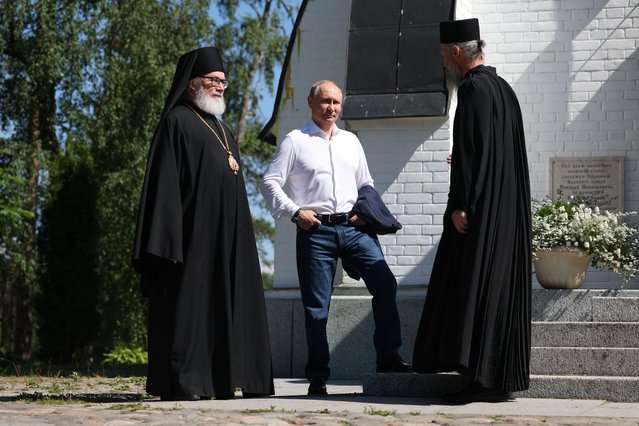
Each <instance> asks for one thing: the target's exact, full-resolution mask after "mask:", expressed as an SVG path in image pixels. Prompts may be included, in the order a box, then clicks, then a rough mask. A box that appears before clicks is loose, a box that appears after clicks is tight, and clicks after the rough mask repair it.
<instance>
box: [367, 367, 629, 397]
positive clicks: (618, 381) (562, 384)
mask: <svg viewBox="0 0 639 426" xmlns="http://www.w3.org/2000/svg"><path fill="white" fill-rule="evenodd" d="M466 383H467V379H466V378H464V377H462V376H459V375H457V374H449V373H445V374H444V373H442V374H414V373H413V374H377V373H373V374H368V375H365V376H364V378H363V380H362V385H363V392H364V394H365V395H371V396H408V397H424V398H437V397H439V396H441V395H444V394H446V393H450V392H455V391H457V390H459V389H462V388H463V387H464V386H465V385H466ZM513 396H514V397H516V398H558V399H604V400H607V401H615V402H639V377H608V376H544V375H533V376H531V377H530V389H528V390H526V391H524V392H516V393H515V394H513Z"/></svg>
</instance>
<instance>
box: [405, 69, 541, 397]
mask: <svg viewBox="0 0 639 426" xmlns="http://www.w3.org/2000/svg"><path fill="white" fill-rule="evenodd" d="M457 98H458V105H457V110H456V113H455V119H454V120H455V121H454V127H453V152H452V164H451V183H450V192H449V198H448V205H447V208H446V212H445V213H444V231H443V233H442V237H441V240H440V243H439V247H438V250H437V255H436V257H435V262H434V265H433V270H432V274H431V279H430V283H429V286H428V292H427V295H426V300H425V304H424V310H423V312H422V318H421V321H420V324H419V329H418V332H417V337H416V341H415V348H414V357H413V366H414V369H415V371H417V372H419V373H435V372H444V371H458V372H460V373H462V374H465V375H468V376H469V377H470V378H471V379H472V380H474V381H477V382H479V383H480V384H482V385H483V386H485V387H488V388H492V389H496V390H501V391H507V392H508V391H519V390H524V389H527V388H528V385H529V360H530V293H531V219H530V201H531V200H530V184H529V175H528V162H527V157H526V146H525V140H524V127H523V123H522V118H521V110H520V107H519V103H518V101H517V98H516V96H515V93H514V92H513V90H512V89H511V87H510V86H509V85H508V84H507V83H506V82H505V81H504V80H503V79H501V78H500V77H498V76H497V74H496V72H495V69H494V68H492V67H487V66H483V65H481V66H478V67H476V68H473V69H472V70H470V71H469V72H468V73H467V74H466V76H465V78H464V80H463V82H462V84H461V86H460V87H459V90H458V96H457ZM457 209H460V210H465V211H466V212H467V215H468V220H469V230H468V233H467V234H460V233H458V232H457V231H456V230H455V227H454V225H453V223H452V220H451V214H452V212H453V211H454V210H457Z"/></svg>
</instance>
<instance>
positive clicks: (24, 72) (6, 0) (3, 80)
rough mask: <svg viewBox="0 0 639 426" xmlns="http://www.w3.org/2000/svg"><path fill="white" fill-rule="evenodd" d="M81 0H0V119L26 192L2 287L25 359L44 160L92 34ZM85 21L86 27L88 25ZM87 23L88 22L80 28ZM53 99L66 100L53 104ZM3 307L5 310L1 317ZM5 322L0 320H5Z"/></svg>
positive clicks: (56, 138)
mask: <svg viewBox="0 0 639 426" xmlns="http://www.w3.org/2000/svg"><path fill="white" fill-rule="evenodd" d="M89 3H90V2H80V1H71V0H65V1H55V0H40V1H35V2H34V1H27V0H2V2H1V9H0V51H1V52H2V60H1V62H0V67H1V69H2V72H1V73H0V98H1V99H2V100H3V101H2V104H1V105H0V123H2V125H3V127H5V128H6V127H10V128H12V130H13V134H12V140H13V141H19V142H20V143H21V144H23V147H24V148H26V150H27V156H28V157H29V159H30V161H29V162H28V163H24V164H23V165H22V167H23V169H22V170H21V171H20V174H23V175H25V176H26V179H27V182H28V186H27V192H26V194H24V199H23V200H22V203H23V207H22V208H23V209H24V210H27V211H29V212H31V214H30V215H29V216H28V217H24V218H23V219H22V225H23V226H22V227H21V228H20V232H18V233H16V234H15V235H14V236H13V237H14V240H13V242H14V248H15V250H16V252H15V253H13V255H12V256H10V257H9V259H8V261H9V262H10V263H12V265H11V268H10V269H11V270H12V271H13V273H12V274H11V275H5V276H4V277H3V283H2V284H3V289H4V290H5V291H7V290H8V291H9V292H10V293H11V297H10V298H11V299H14V300H15V306H14V309H12V313H13V315H12V316H11V323H12V324H11V325H9V326H8V327H9V328H10V329H11V330H12V331H11V334H12V336H13V342H12V343H11V345H10V348H9V350H10V351H12V352H14V353H16V354H17V355H18V357H19V358H21V359H23V360H28V359H30V358H31V354H32V335H33V315H32V295H33V292H34V288H35V277H36V274H35V265H36V262H37V223H38V213H39V208H40V206H41V204H42V198H43V195H42V185H41V182H42V179H43V166H44V165H45V164H46V161H47V159H48V157H49V156H50V155H51V154H53V153H55V152H57V150H58V149H59V148H60V134H61V131H62V129H63V128H65V127H71V126H72V125H73V124H72V122H73V117H74V116H75V115H74V112H73V111H72V110H69V109H68V108H69V107H70V108H71V109H74V105H73V100H74V99H75V94H76V93H77V91H78V90H80V86H79V83H81V82H82V72H83V70H84V68H85V66H86V59H87V58H88V50H87V49H86V43H85V42H84V41H83V40H87V39H90V34H89V33H87V29H88V30H89V31H90V30H91V28H93V27H94V26H93V25H91V22H90V20H91V4H89ZM87 24H88V25H87ZM85 25H86V26H85ZM59 99H68V102H64V103H59V102H58V100H59ZM4 313H5V311H3V315H4ZM3 320H4V318H3Z"/></svg>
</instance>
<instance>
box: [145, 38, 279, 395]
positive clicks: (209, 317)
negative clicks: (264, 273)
mask: <svg viewBox="0 0 639 426" xmlns="http://www.w3.org/2000/svg"><path fill="white" fill-rule="evenodd" d="M228 84H229V83H228V81H227V80H226V76H225V73H224V66H223V63H222V58H221V55H220V52H219V51H218V49H217V48H215V47H205V48H201V49H197V50H193V51H191V52H188V53H186V54H184V55H182V57H180V60H179V62H178V65H177V69H176V71H175V76H174V79H173V84H172V86H171V89H170V91H169V95H168V96H167V99H166V104H165V106H164V110H163V111H162V116H161V119H160V123H159V124H158V126H157V128H156V130H155V134H154V136H153V140H152V142H151V148H150V151H149V157H148V163H147V168H146V175H145V179H144V187H143V190H142V198H141V202H140V211H139V216H138V224H137V231H136V237H135V244H134V254H133V265H134V267H135V268H136V269H137V270H138V271H139V272H140V273H141V276H142V291H143V293H144V294H145V295H146V296H148V298H149V323H148V353H149V367H148V379H147V385H146V389H147V392H148V393H149V394H151V395H157V396H160V397H161V398H162V399H163V400H198V399H202V398H210V397H216V398H218V399H228V398H232V397H234V392H235V390H236V389H237V388H241V389H242V392H243V395H244V397H250V396H259V395H272V394H273V393H274V388H273V374H272V369H271V353H270V342H269V335H268V327H267V321H266V308H265V303H264V293H263V290H262V279H261V272H260V265H259V260H258V255H257V248H256V244H255V236H254V233H253V227H252V221H251V213H250V211H249V206H248V200H247V195H246V188H245V184H244V178H243V175H242V167H241V161H240V155H239V151H238V146H237V143H236V141H235V139H234V138H233V135H232V134H231V132H230V130H229V128H228V127H227V126H226V125H225V124H224V123H222V122H221V121H220V120H219V119H218V118H217V117H216V116H218V115H221V114H222V113H223V112H224V109H225V103H224V90H225V89H226V87H227V86H228Z"/></svg>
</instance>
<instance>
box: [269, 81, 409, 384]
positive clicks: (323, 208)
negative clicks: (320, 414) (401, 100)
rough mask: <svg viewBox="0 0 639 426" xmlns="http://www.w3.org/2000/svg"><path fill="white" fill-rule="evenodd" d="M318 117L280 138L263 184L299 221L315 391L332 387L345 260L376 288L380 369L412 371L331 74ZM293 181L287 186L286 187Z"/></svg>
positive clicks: (363, 174)
mask: <svg viewBox="0 0 639 426" xmlns="http://www.w3.org/2000/svg"><path fill="white" fill-rule="evenodd" d="M308 105H309V107H310V109H311V120H309V122H308V123H307V124H306V125H305V126H303V127H302V128H300V129H297V130H293V131H292V132H290V133H289V134H288V135H286V137H285V138H284V140H283V141H282V142H281V143H280V145H279V146H278V149H277V152H276V153H275V156H274V157H273V161H272V162H271V164H270V166H269V168H268V170H267V171H266V173H265V175H264V179H263V181H262V185H261V188H260V189H261V192H262V195H263V196H264V199H265V200H266V203H267V204H268V206H269V208H270V210H271V213H272V215H273V217H275V218H278V217H280V216H282V215H285V216H290V217H291V220H292V221H293V222H294V223H296V224H297V241H296V247H297V249H296V250H297V272H298V277H299V281H300V290H301V294H302V303H303V304H304V316H305V321H306V342H307V345H308V362H307V364H306V377H307V378H308V380H309V382H310V386H309V388H308V393H309V395H323V394H326V380H327V379H328V377H329V375H330V368H329V367H328V364H329V359H330V355H329V349H328V341H327V338H326V322H327V319H328V309H329V305H330V300H331V293H332V290H333V288H332V286H333V278H334V276H335V269H336V267H337V260H338V258H341V259H342V260H343V261H344V262H347V263H348V264H349V266H351V267H352V268H353V269H354V270H355V271H356V272H357V273H358V274H359V275H360V276H361V277H362V278H363V280H364V282H365V284H366V287H367V288H368V290H369V291H370V293H371V294H372V295H373V302H372V303H373V317H374V320H375V334H374V337H373V342H374V345H375V350H376V352H377V372H379V373H387V372H408V371H412V369H411V366H410V365H408V364H406V363H405V362H404V361H403V360H402V358H401V357H400V356H399V353H398V351H399V348H400V346H401V344H402V339H401V331H400V323H399V314H398V313H397V304H396V301H395V295H396V293H397V281H396V280H395V277H394V275H393V273H392V272H391V270H390V268H389V267H388V265H387V263H386V261H385V260H384V256H383V254H382V251H381V249H380V247H379V245H378V244H377V242H376V240H375V236H374V235H373V234H369V233H367V232H365V231H363V230H362V228H361V227H362V226H363V225H366V222H365V221H364V220H362V219H361V218H359V217H357V215H351V214H349V212H350V211H351V209H352V207H353V205H354V204H355V202H356V201H357V193H358V190H359V189H360V188H362V187H363V186H366V185H370V186H372V185H373V179H372V177H371V175H370V172H369V170H368V165H367V163H366V156H365V155H364V150H363V149H362V145H361V144H360V142H359V140H358V139H357V136H355V135H354V134H353V133H350V132H348V131H346V130H341V129H339V128H338V127H337V126H336V124H335V122H336V121H337V119H338V118H339V115H340V112H341V109H342V106H341V105H342V92H341V90H340V88H339V87H338V86H337V85H336V84H335V83H333V82H332V81H328V80H321V81H318V82H317V83H315V84H314V85H313V86H312V87H311V91H310V94H309V96H308ZM285 185H286V187H287V191H286V192H285V191H284V189H283V188H284V186H285Z"/></svg>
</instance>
